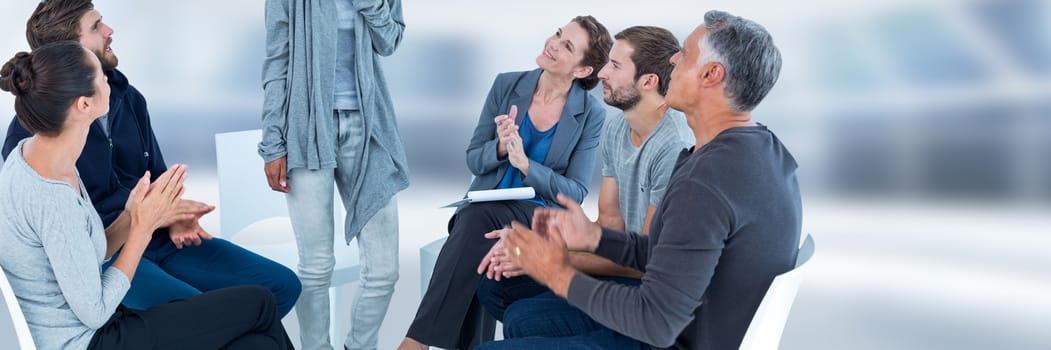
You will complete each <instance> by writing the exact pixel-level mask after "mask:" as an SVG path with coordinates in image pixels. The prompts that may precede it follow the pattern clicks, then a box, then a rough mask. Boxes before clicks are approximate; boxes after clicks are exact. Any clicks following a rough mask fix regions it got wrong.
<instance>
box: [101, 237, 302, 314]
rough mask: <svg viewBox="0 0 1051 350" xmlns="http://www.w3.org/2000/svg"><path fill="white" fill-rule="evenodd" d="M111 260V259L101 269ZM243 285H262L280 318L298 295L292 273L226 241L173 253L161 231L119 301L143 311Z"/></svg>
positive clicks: (295, 280) (298, 286)
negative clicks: (126, 292)
mask: <svg viewBox="0 0 1051 350" xmlns="http://www.w3.org/2000/svg"><path fill="white" fill-rule="evenodd" d="M165 232H166V231H165ZM118 254H119V253H118ZM116 260H117V255H114V256H113V258H111V259H110V260H109V261H108V262H107V263H106V264H105V265H104V266H103V268H106V267H109V265H110V264H112V263H113V262H114V261H116ZM247 285H255V286H263V287H266V288H267V289H269V290H270V292H272V293H274V297H275V298H276V301H277V309H278V315H280V316H284V315H285V314H287V313H288V312H289V311H290V310H291V309H292V306H293V305H295V303H296V298H297V297H299V292H300V284H299V279H298V278H296V274H295V273H293V272H292V270H289V269H288V268H286V267H284V266H282V265H281V264H278V263H277V262H274V261H272V260H270V259H267V258H264V257H262V256H260V255H258V254H255V253H252V252H250V251H248V250H247V249H244V248H242V247H240V246H238V245H236V244H233V243H231V242H230V241H227V240H224V239H221V238H214V239H212V240H206V241H202V242H201V245H200V246H190V247H185V248H183V249H178V248H176V247H175V244H174V243H172V241H171V239H169V238H168V235H167V234H164V233H161V234H158V235H156V236H154V238H153V240H151V241H150V244H149V246H147V247H146V251H145V252H144V253H143V254H142V260H140V261H139V267H138V269H137V270H136V271H135V279H134V280H132V283H131V289H129V290H128V294H126V295H125V296H124V300H123V301H122V302H121V303H122V304H124V305H125V306H127V307H129V308H132V309H138V310H145V309H148V308H150V307H153V306H156V305H160V304H164V303H167V302H170V301H172V300H178V299H189V298H191V297H194V296H197V295H199V294H201V293H203V292H208V291H212V290H216V289H221V288H226V287H233V286H247Z"/></svg>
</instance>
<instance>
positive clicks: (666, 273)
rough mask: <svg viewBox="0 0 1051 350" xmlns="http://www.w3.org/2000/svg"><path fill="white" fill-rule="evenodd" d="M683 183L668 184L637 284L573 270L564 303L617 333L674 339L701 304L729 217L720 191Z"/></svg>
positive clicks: (662, 341) (660, 343)
mask: <svg viewBox="0 0 1051 350" xmlns="http://www.w3.org/2000/svg"><path fill="white" fill-rule="evenodd" d="M686 182H692V183H691V184H689V185H687V186H682V187H681V188H671V189H669V192H668V197H667V198H666V199H665V202H666V203H665V204H664V208H663V209H664V210H663V211H662V213H661V214H660V215H659V217H657V218H654V220H660V221H661V223H662V226H661V227H660V229H659V230H660V232H659V233H656V234H658V235H659V236H655V237H657V238H656V242H654V244H653V247H652V248H651V253H650V254H649V255H650V258H649V261H648V262H647V263H646V270H645V271H646V274H645V275H644V276H643V278H642V283H641V284H640V285H639V286H626V285H622V284H617V283H614V282H604V281H599V280H596V279H594V278H592V277H589V276H587V275H584V274H582V273H577V274H576V275H575V276H574V277H573V280H572V282H571V283H570V285H569V295H568V299H569V302H570V304H572V305H573V306H575V307H577V308H579V309H580V310H582V311H584V312H585V313H587V314H588V315H589V316H591V317H592V318H593V319H595V321H597V322H599V323H601V324H603V325H605V326H607V327H609V328H610V329H613V330H614V331H617V332H619V333H621V334H624V335H627V336H629V337H632V338H635V339H638V340H640V341H643V342H645V343H647V344H650V345H653V346H656V347H662V348H663V347H669V346H671V345H672V344H674V342H675V339H676V338H677V337H678V336H679V334H680V333H682V331H683V330H684V329H685V328H686V326H687V325H689V323H690V322H691V321H693V316H694V311H695V310H696V309H697V308H698V307H700V305H701V302H702V298H703V296H704V294H705V291H706V290H707V288H708V285H709V283H710V282H711V279H712V276H713V275H714V273H715V267H716V264H717V263H718V261H719V257H720V256H721V254H722V249H723V246H724V242H725V239H726V237H727V234H728V232H730V226H731V221H732V219H731V218H732V212H731V211H730V209H729V206H728V205H726V204H725V203H726V201H725V199H724V198H723V197H722V196H721V195H719V194H718V193H717V192H716V191H714V190H711V189H710V188H708V187H706V186H704V185H702V184H700V183H698V182H696V181H693V180H691V181H686ZM650 234H651V235H655V233H654V232H651V233H650ZM603 236H604V238H605V236H606V235H605V234H604V235H603ZM603 244H606V242H603ZM604 249H606V248H603V247H602V246H601V245H600V250H604Z"/></svg>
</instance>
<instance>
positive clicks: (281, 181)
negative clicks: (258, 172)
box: [263, 156, 289, 193]
mask: <svg viewBox="0 0 1051 350" xmlns="http://www.w3.org/2000/svg"><path fill="white" fill-rule="evenodd" d="M263 171H264V172H265V173H266V183H267V184H269V185H270V189H271V190H274V191H277V192H281V193H288V191H289V188H288V157H287V156H282V157H281V158H278V159H274V160H272V161H269V162H267V163H266V165H264V166H263Z"/></svg>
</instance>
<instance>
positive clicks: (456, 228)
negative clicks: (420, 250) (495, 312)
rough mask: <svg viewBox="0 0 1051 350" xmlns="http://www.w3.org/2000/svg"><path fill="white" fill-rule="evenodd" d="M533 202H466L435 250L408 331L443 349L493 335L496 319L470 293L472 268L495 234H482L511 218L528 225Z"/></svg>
mask: <svg viewBox="0 0 1051 350" xmlns="http://www.w3.org/2000/svg"><path fill="white" fill-rule="evenodd" d="M536 207H537V204H536V203H532V202H529V201H500V202H483V203H475V204H471V205H468V206H467V207H465V208H463V209H462V210H460V211H459V212H457V213H456V215H454V216H453V218H452V219H451V220H450V228H449V239H448V240H447V241H445V245H443V246H442V250H441V252H440V253H438V261H437V262H435V265H434V273H433V274H431V281H430V284H429V285H428V286H427V293H425V294H424V295H423V300H421V301H420V308H419V309H418V310H417V311H416V319H415V320H413V322H412V325H411V326H410V327H409V331H408V334H407V336H408V337H409V338H412V339H415V340H417V341H419V342H421V343H424V344H427V345H432V346H437V347H440V348H445V349H473V348H474V347H475V346H476V345H478V344H479V343H481V342H483V341H489V340H492V339H493V334H494V333H495V330H496V321H494V320H492V318H490V317H488V314H486V313H485V311H483V309H482V307H481V305H480V304H479V303H478V300H477V299H476V298H475V297H474V295H475V291H476V289H477V288H478V282H479V280H480V279H481V278H482V277H481V276H479V275H478V272H477V271H476V270H477V268H478V263H479V262H481V261H482V258H484V257H485V254H486V253H488V252H489V248H491V247H492V246H493V244H494V243H496V240H491V239H486V238H485V234H486V233H489V232H491V231H493V230H498V229H501V228H503V227H504V225H509V224H510V223H511V221H518V222H520V223H523V224H526V225H529V224H531V223H532V218H533V210H534V209H536Z"/></svg>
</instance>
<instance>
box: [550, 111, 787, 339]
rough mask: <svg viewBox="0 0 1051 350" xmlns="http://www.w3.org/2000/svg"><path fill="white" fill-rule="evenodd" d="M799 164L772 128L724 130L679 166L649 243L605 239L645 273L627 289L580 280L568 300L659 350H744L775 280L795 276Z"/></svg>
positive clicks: (614, 235) (609, 252) (614, 254)
mask: <svg viewBox="0 0 1051 350" xmlns="http://www.w3.org/2000/svg"><path fill="white" fill-rule="evenodd" d="M795 171H796V162H795V160H794V159H793V158H792V155H791V154H789V153H788V150H787V149H785V147H784V146H783V145H782V144H781V142H780V141H779V140H778V139H777V137H775V136H774V134H773V133H771V132H770V131H769V130H767V129H766V127H764V126H755V127H739V128H733V129H729V130H726V131H724V132H722V133H721V134H719V135H718V136H716V137H715V139H713V140H712V141H711V142H709V143H708V144H707V145H704V146H703V147H701V149H699V150H697V151H696V152H694V153H690V150H685V151H683V153H682V154H681V155H680V157H679V161H678V162H677V163H676V166H675V170H674V171H673V172H672V177H671V180H670V182H669V183H668V190H667V192H666V195H665V197H664V201H663V202H662V203H661V205H660V206H659V207H658V208H657V211H656V212H655V213H654V216H653V221H652V224H651V226H650V235H649V236H648V237H647V236H640V235H633V234H625V233H622V232H615V231H609V230H606V231H603V234H602V240H601V242H600V243H599V247H598V249H597V250H596V254H598V255H600V256H603V257H606V258H608V259H610V260H612V261H614V262H618V263H620V264H622V265H624V266H628V267H632V268H635V269H639V270H641V271H643V272H644V273H645V275H644V276H643V278H642V284H641V285H639V286H626V285H621V284H617V283H613V282H603V281H599V280H596V279H594V278H592V277H589V276H587V275H585V274H583V273H577V274H576V275H575V276H574V277H573V280H572V282H571V283H570V286H569V298H568V299H569V302H570V303H571V304H573V305H574V306H576V307H577V308H579V309H580V310H583V311H584V312H586V313H587V314H588V315H589V316H591V317H592V318H593V319H595V320H596V321H598V322H599V323H601V324H603V325H605V326H607V327H609V328H611V329H613V330H615V331H617V332H620V333H621V334H624V335H627V336H629V337H632V338H635V339H638V340H641V341H643V342H645V343H647V344H650V345H652V346H654V347H657V348H672V349H737V348H738V347H739V346H740V343H741V340H742V339H743V337H744V333H745V331H746V330H747V329H748V324H749V323H750V322H751V320H752V316H753V315H754V314H755V311H756V309H757V308H758V307H759V302H760V301H761V300H762V298H763V295H764V294H765V293H766V290H767V288H769V287H770V282H772V281H773V279H774V277H775V276H777V275H779V274H781V273H784V272H786V271H788V270H791V269H792V267H793V266H794V264H795V257H796V253H797V250H798V248H797V247H798V246H799V233H800V230H801V223H802V214H801V212H802V209H801V207H802V204H801V202H800V197H799V186H798V183H797V181H796V174H795Z"/></svg>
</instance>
